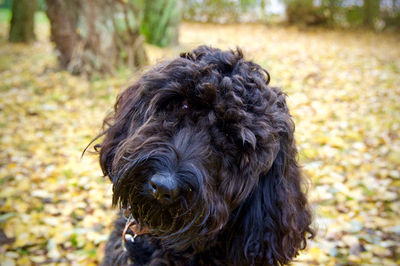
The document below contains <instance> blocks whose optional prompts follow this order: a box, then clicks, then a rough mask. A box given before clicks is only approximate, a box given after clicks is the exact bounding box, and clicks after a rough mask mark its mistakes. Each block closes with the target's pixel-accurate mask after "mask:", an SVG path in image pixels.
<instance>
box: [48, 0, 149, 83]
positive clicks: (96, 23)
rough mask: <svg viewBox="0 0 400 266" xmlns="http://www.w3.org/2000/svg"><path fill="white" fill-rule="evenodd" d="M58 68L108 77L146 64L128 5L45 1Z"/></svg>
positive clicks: (92, 0) (102, 1) (108, 1)
mask: <svg viewBox="0 0 400 266" xmlns="http://www.w3.org/2000/svg"><path fill="white" fill-rule="evenodd" d="M46 3H47V11H46V13H47V16H48V17H49V20H50V24H51V38H52V41H54V43H55V45H56V49H57V50H58V52H59V62H60V66H61V67H63V68H65V69H67V70H68V71H70V72H71V73H73V74H82V73H85V74H88V75H89V76H90V75H92V74H94V73H100V74H110V73H113V72H114V71H115V70H116V69H117V68H118V67H119V66H121V65H127V66H129V67H139V66H142V65H144V64H145V63H146V61H147V58H146V54H145V51H144V47H143V43H144V38H143V37H142V36H141V35H140V33H139V23H138V22H137V19H138V17H139V16H138V15H137V14H136V12H137V11H136V9H135V7H134V6H132V4H131V3H130V2H129V1H114V0H85V1H81V0H46Z"/></svg>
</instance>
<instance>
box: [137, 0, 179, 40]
mask: <svg viewBox="0 0 400 266" xmlns="http://www.w3.org/2000/svg"><path fill="white" fill-rule="evenodd" d="M180 20H181V7H180V1H179V0H152V1H146V3H145V8H144V17H143V21H142V23H141V32H142V33H143V35H144V36H146V40H147V42H149V43H151V44H155V45H158V46H161V47H164V46H168V45H171V44H174V45H176V44H178V38H179V23H180Z"/></svg>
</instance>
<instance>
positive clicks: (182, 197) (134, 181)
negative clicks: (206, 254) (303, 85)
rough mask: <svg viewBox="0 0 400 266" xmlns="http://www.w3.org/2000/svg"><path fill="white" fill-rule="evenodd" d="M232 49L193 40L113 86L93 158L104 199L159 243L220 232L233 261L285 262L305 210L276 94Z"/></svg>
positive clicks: (300, 233)
mask: <svg viewBox="0 0 400 266" xmlns="http://www.w3.org/2000/svg"><path fill="white" fill-rule="evenodd" d="M268 83H269V75H268V73H267V72H266V71H265V70H264V69H262V68H261V67H260V66H259V65H257V64H255V63H252V62H249V61H245V60H244V59H243V55H242V53H241V51H240V50H237V51H227V52H223V51H220V50H218V49H213V48H210V47H206V46H201V47H198V48H197V49H195V50H194V51H192V52H190V53H185V54H182V55H181V57H180V58H177V59H175V60H172V61H169V62H165V63H162V64H159V65H158V66H156V67H155V68H153V69H152V70H150V71H148V72H147V73H145V74H144V75H143V76H142V77H141V78H140V79H139V80H138V81H137V82H136V83H135V84H134V85H132V86H131V87H129V88H128V89H126V90H125V91H123V92H122V93H121V94H120V95H119V97H118V99H117V102H116V104H115V110H114V112H113V113H112V114H111V115H110V116H109V117H108V118H107V119H106V120H105V131H104V135H105V138H104V140H103V142H102V143H101V144H100V145H99V147H100V164H101V167H102V170H103V172H104V174H105V175H107V176H109V177H110V179H111V180H112V182H113V192H114V198H113V201H114V204H118V203H119V204H120V206H121V207H123V208H127V207H130V208H131V212H132V215H133V217H134V218H135V219H136V220H137V221H138V223H140V224H142V225H145V226H148V227H149V228H150V231H151V233H152V234H153V235H154V236H156V237H158V238H159V239H160V241H161V243H163V245H165V246H167V247H174V248H176V249H178V250H179V249H181V250H182V249H186V248H189V247H190V248H193V249H195V250H196V249H198V250H200V249H202V248H204V245H207V243H210V241H215V240H216V239H218V238H221V237H223V238H224V239H226V241H227V243H226V245H227V246H229V248H228V250H230V252H231V253H229V254H230V256H231V257H233V258H235V260H236V261H241V260H247V261H252V262H258V261H265V260H266V259H267V261H268V262H269V263H271V264H276V263H286V262H288V261H290V260H291V259H292V258H293V257H294V256H295V255H296V254H297V252H298V250H299V249H301V248H303V247H304V246H305V243H306V235H307V233H311V234H312V230H311V229H310V227H309V226H310V223H311V215H310V212H309V210H308V206H307V200H306V198H305V195H304V193H303V192H302V190H301V181H302V178H301V175H300V171H299V168H298V166H297V162H296V154H297V152H296V147H295V141H294V137H293V132H294V124H293V122H292V120H291V117H290V114H289V111H288V108H287V105H286V102H285V95H284V94H283V93H282V92H281V91H280V90H279V89H276V88H270V87H268Z"/></svg>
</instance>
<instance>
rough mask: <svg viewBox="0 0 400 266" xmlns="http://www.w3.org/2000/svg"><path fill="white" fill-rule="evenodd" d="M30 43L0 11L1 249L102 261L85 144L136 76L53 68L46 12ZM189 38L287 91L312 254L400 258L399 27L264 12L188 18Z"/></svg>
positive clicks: (36, 259)
mask: <svg viewBox="0 0 400 266" xmlns="http://www.w3.org/2000/svg"><path fill="white" fill-rule="evenodd" d="M38 29H39V40H38V41H37V42H36V43H34V44H33V45H31V46H25V45H11V44H8V43H7V42H6V41H5V35H6V31H7V28H6V25H5V24H1V25H0V35H1V37H2V39H1V40H0V93H1V97H0V138H1V139H0V147H1V149H0V185H1V189H0V263H1V265H13V264H16V265H29V264H43V263H44V264H48V263H55V264H64V265H70V264H86V265H92V264H98V263H99V260H100V259H101V258H102V256H103V252H104V245H105V241H106V239H107V236H108V234H109V233H110V230H111V226H110V225H111V222H112V219H113V217H114V214H115V210H113V209H112V208H111V186H110V184H109V182H108V181H107V180H105V179H104V178H102V176H101V172H100V171H99V167H98V164H97V158H96V156H95V155H93V154H90V153H89V154H86V155H85V156H84V157H83V159H81V158H80V157H81V152H82V150H83V149H84V148H85V146H86V145H87V144H88V143H89V141H90V140H91V139H92V138H93V137H94V136H96V134H97V133H98V132H99V129H100V127H101V122H102V118H103V117H104V116H105V115H106V114H107V113H108V112H109V111H110V110H111V106H112V104H113V101H114V99H115V96H116V95H117V93H118V92H119V91H120V89H121V88H123V87H124V86H125V85H126V84H127V83H128V80H129V76H131V74H129V71H121V72H119V73H117V74H116V75H115V77H113V78H106V79H98V80H93V81H91V82H88V81H86V80H85V79H84V78H79V77H74V76H71V75H69V74H68V73H66V72H60V71H57V69H56V58H55V54H54V52H53V50H52V45H51V44H50V42H49V41H48V26H47V24H46V23H41V24H40V25H39V28H38ZM180 38H181V46H180V47H179V48H175V49H158V48H154V47H148V51H149V55H150V57H151V59H152V62H155V61H157V60H158V59H159V58H162V57H164V58H168V57H171V56H173V55H175V54H177V53H178V52H179V51H181V50H185V49H189V48H192V47H194V46H196V45H198V44H211V45H213V46H216V47H220V48H234V47H235V46H240V47H242V48H243V50H244V52H245V54H246V55H247V57H248V58H252V59H254V60H255V61H256V62H258V63H260V64H261V65H263V66H264V67H266V68H267V69H268V70H269V72H270V74H271V77H272V85H274V86H281V87H283V88H284V90H285V91H286V92H287V93H288V95H289V98H288V101H289V104H290V107H291V110H292V114H293V116H294V119H295V121H296V126H297V127H296V138H297V142H298V145H299V150H300V160H301V164H302V165H303V169H304V173H305V174H306V175H307V176H309V177H310V180H311V181H312V185H311V186H310V189H309V191H310V193H309V194H310V200H311V202H312V204H313V207H314V213H315V227H316V228H317V230H318V235H317V237H316V239H315V240H313V241H311V242H310V245H309V248H308V249H307V250H306V251H305V252H303V253H302V254H301V255H300V256H299V257H298V260H299V263H302V264H314V265H336V264H342V265H349V264H352V265H357V264H371V265H396V264H400V220H399V219H400V218H399V216H400V213H399V212H400V200H399V190H400V189H399V188H400V45H399V43H400V36H395V35H389V34H374V33H369V32H342V31H327V30H314V31H298V30H296V29H294V28H275V27H266V26H263V25H230V26H221V25H202V24H183V25H182V27H181V37H180Z"/></svg>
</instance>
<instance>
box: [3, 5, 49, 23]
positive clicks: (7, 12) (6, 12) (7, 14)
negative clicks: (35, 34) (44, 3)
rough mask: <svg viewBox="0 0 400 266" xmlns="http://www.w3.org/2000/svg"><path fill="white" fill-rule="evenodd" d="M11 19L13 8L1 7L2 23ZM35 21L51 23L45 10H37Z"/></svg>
mask: <svg viewBox="0 0 400 266" xmlns="http://www.w3.org/2000/svg"><path fill="white" fill-rule="evenodd" d="M10 20H11V9H8V8H0V23H9V22H10ZM35 23H49V20H48V18H47V16H46V13H45V12H43V11H36V13H35Z"/></svg>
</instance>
